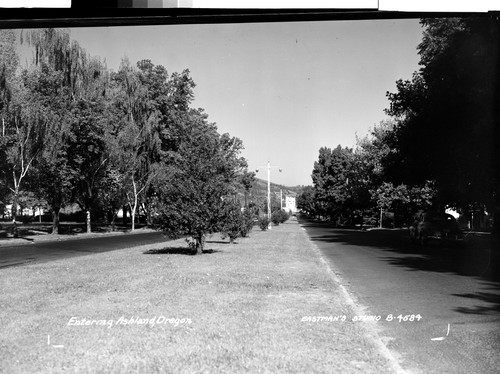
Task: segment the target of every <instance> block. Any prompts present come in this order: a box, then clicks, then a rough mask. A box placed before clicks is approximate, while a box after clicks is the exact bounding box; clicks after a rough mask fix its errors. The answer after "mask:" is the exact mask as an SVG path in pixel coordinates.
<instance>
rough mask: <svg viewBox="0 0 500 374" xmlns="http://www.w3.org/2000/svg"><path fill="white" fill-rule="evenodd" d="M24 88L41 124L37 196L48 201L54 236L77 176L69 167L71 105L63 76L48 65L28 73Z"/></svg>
mask: <svg viewBox="0 0 500 374" xmlns="http://www.w3.org/2000/svg"><path fill="white" fill-rule="evenodd" d="M22 78H23V86H24V87H25V89H26V90H27V92H28V94H27V95H26V101H25V103H24V104H25V106H26V107H27V108H29V110H30V111H31V112H32V113H33V115H34V116H36V117H38V118H40V119H43V123H42V122H39V124H38V131H39V132H40V137H41V142H42V143H43V144H41V147H40V151H39V153H38V155H37V157H36V160H35V162H34V165H33V180H34V182H33V183H34V186H33V187H35V188H36V192H37V195H39V196H40V197H42V198H43V199H45V200H46V201H47V202H48V204H49V206H50V209H51V211H52V233H53V234H58V232H59V211H60V209H61V208H62V207H63V206H64V205H65V204H66V203H67V202H68V200H69V198H70V195H71V188H72V184H71V181H72V180H73V178H74V172H73V170H71V168H70V167H69V164H68V153H67V149H68V141H69V139H70V137H71V135H70V130H71V129H70V117H69V116H68V111H69V109H70V105H71V101H70V97H69V95H68V89H67V87H65V86H64V85H63V84H62V83H63V82H62V80H63V79H62V73H61V72H58V71H55V70H54V69H53V68H51V67H50V66H48V65H47V64H45V63H41V64H40V66H38V67H32V68H31V69H29V70H24V71H23V73H22Z"/></svg>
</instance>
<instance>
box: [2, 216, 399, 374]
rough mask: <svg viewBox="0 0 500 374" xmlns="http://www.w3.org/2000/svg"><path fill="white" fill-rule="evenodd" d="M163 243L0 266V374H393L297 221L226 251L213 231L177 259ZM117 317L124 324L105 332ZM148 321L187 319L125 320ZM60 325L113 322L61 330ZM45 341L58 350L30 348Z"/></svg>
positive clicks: (174, 247)
mask: <svg viewBox="0 0 500 374" xmlns="http://www.w3.org/2000/svg"><path fill="white" fill-rule="evenodd" d="M167 245H168V247H166V243H157V244H154V245H146V246H142V247H135V248H127V249H122V250H118V251H112V252H106V253H97V254H93V255H91V256H85V257H78V258H72V259H62V260H57V261H53V262H51V263H50V264H32V265H26V266H23V267H19V268H6V269H3V270H2V271H0V288H2V289H3V290H5V294H4V295H0V305H2V310H1V311H0V320H2V321H3V328H4V331H5V332H6V333H5V334H4V337H3V339H2V344H0V355H1V356H2V357H3V358H4V360H3V362H2V363H0V371H2V370H3V371H5V372H10V373H21V372H51V373H52V372H53V373H59V372H63V371H64V370H66V371H67V370H69V371H72V372H141V373H160V372H175V373H198V372H213V373H216V372H217V373H239V372H252V373H253V372H265V373H278V372H286V373H304V372H308V373H311V372H316V373H325V372H339V373H382V372H383V373H395V372H397V371H398V366H397V364H396V363H395V361H394V359H393V358H392V357H391V356H390V355H389V354H388V352H387V350H386V349H385V346H383V344H382V343H381V342H380V339H379V338H378V336H377V334H376V331H375V327H374V324H373V323H370V322H360V321H357V322H355V321H353V317H355V316H357V315H359V314H360V313H362V311H360V310H357V307H356V305H354V303H353V302H352V300H351V299H350V298H349V297H348V295H347V293H346V292H345V290H344V289H343V287H342V286H341V285H340V284H339V282H338V280H337V279H336V278H335V275H334V274H333V273H332V272H331V271H330V270H329V268H328V266H327V265H326V262H325V261H324V260H323V259H322V258H321V256H320V254H319V251H318V250H317V248H316V247H315V245H314V244H313V243H312V242H311V241H310V240H309V238H308V237H307V235H306V233H305V231H304V230H303V229H302V228H301V226H300V225H299V224H298V223H297V221H290V222H287V223H285V224H281V225H280V226H278V227H273V229H272V230H270V231H266V232H263V231H260V230H259V229H258V228H257V227H255V228H254V231H252V233H251V235H250V237H249V238H241V239H239V240H237V244H234V245H231V244H228V243H227V241H222V240H221V239H220V237H219V236H216V235H214V236H213V237H211V238H207V242H206V248H205V249H206V253H204V254H203V255H200V256H187V255H184V254H185V251H183V250H182V248H185V247H186V243H185V242H184V241H183V240H178V241H173V242H169V243H167ZM23 306H26V307H29V308H30V309H28V310H24V311H22V310H23V309H22V307H23ZM33 306H36V310H37V313H36V314H35V313H33V312H30V311H31V310H33V309H31V308H33ZM27 313H28V314H27ZM30 313H33V314H30ZM123 316H125V317H126V318H129V320H128V321H131V322H130V323H129V325H125V326H124V325H120V326H118V325H116V326H115V325H113V323H117V321H123V319H121V320H120V318H121V317H123ZM157 316H171V317H178V318H184V317H186V318H187V320H189V321H191V322H190V323H189V324H186V325H179V326H171V325H167V326H165V325H162V326H159V325H155V326H139V325H138V323H137V321H142V320H143V321H147V320H152V318H153V317H154V318H156V317H157ZM71 318H76V319H82V318H87V319H96V320H103V321H104V320H106V321H107V322H109V324H110V326H111V325H112V326H113V327H112V328H107V327H103V326H97V325H92V326H68V321H69V320H71ZM9 331H10V332H9ZM48 334H51V336H55V337H57V342H58V343H57V344H60V345H63V346H64V348H61V349H60V350H57V349H54V348H52V347H50V346H47V344H46V343H43V342H42V343H40V342H39V340H40V339H41V337H44V336H45V337H47V335H48ZM54 339H55V338H54ZM54 344H55V343H54ZM9 347H12V348H9ZM64 363H66V364H64ZM68 363H75V364H74V365H77V366H75V367H71V366H68V365H69V364H68Z"/></svg>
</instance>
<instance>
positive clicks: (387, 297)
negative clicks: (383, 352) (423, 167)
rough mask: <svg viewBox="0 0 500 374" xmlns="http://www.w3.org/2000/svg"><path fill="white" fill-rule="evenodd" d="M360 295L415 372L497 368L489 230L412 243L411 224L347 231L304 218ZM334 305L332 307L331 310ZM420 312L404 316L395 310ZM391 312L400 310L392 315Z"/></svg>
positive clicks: (498, 319)
mask: <svg viewBox="0 0 500 374" xmlns="http://www.w3.org/2000/svg"><path fill="white" fill-rule="evenodd" d="M301 224H302V226H303V227H304V228H305V229H306V232H307V233H308V234H309V236H310V237H311V239H312V240H313V241H314V242H315V243H316V244H317V246H318V247H319V248H320V250H321V252H322V254H323V256H324V258H325V259H326V260H327V261H328V262H329V264H330V266H331V268H332V270H333V271H335V272H336V273H337V274H338V275H339V277H340V279H341V281H342V283H343V285H344V286H345V287H346V289H347V290H348V292H349V293H350V294H351V295H352V297H353V299H354V300H355V302H356V303H359V304H361V305H362V306H364V307H366V308H367V309H366V314H367V315H375V316H380V317H381V320H380V321H379V322H377V327H378V328H380V329H381V332H380V335H381V336H382V340H383V341H384V342H385V344H386V346H387V347H388V348H389V349H390V350H392V351H393V352H397V353H398V354H400V355H401V356H400V363H401V366H402V367H403V368H404V369H405V370H407V371H408V372H412V373H413V372H416V373H498V372H499V370H500V369H499V368H500V354H499V353H500V282H499V281H498V280H494V277H493V273H492V267H491V262H490V255H489V254H488V253H487V252H485V251H483V250H484V249H485V248H481V246H487V245H488V241H487V239H488V238H487V237H484V238H482V239H481V238H475V239H473V240H472V239H471V240H470V241H468V242H466V243H465V244H464V246H462V247H459V248H455V247H450V248H446V247H442V246H439V245H429V246H427V247H424V248H422V247H419V246H417V245H412V244H410V243H409V240H408V238H407V236H406V232H403V231H396V230H381V231H349V230H340V229H333V228H330V227H328V226H327V225H325V224H317V223H313V222H308V221H301ZM333 313H334V311H333ZM412 314H413V315H420V316H421V319H420V321H417V320H415V321H413V322H410V321H407V322H404V321H402V322H399V319H398V318H397V316H399V315H402V316H406V315H412ZM389 315H393V316H394V317H395V318H394V319H392V321H387V320H386V319H390V317H389V318H387V317H388V316H389Z"/></svg>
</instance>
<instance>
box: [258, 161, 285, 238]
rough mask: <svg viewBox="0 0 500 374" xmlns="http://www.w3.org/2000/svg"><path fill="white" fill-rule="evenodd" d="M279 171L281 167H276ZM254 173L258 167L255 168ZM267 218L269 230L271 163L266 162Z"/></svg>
mask: <svg viewBox="0 0 500 374" xmlns="http://www.w3.org/2000/svg"><path fill="white" fill-rule="evenodd" d="M278 170H279V172H280V173H281V168H278ZM255 172H256V173H258V172H259V169H257V170H255ZM267 219H268V221H269V226H268V229H269V230H271V163H270V162H269V161H268V162H267Z"/></svg>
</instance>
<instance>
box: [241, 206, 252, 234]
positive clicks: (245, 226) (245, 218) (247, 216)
mask: <svg viewBox="0 0 500 374" xmlns="http://www.w3.org/2000/svg"><path fill="white" fill-rule="evenodd" d="M252 228H253V216H252V213H251V212H250V211H249V210H245V211H244V212H243V214H242V220H241V225H240V235H241V237H243V238H246V237H247V236H248V234H249V233H250V231H252Z"/></svg>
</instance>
